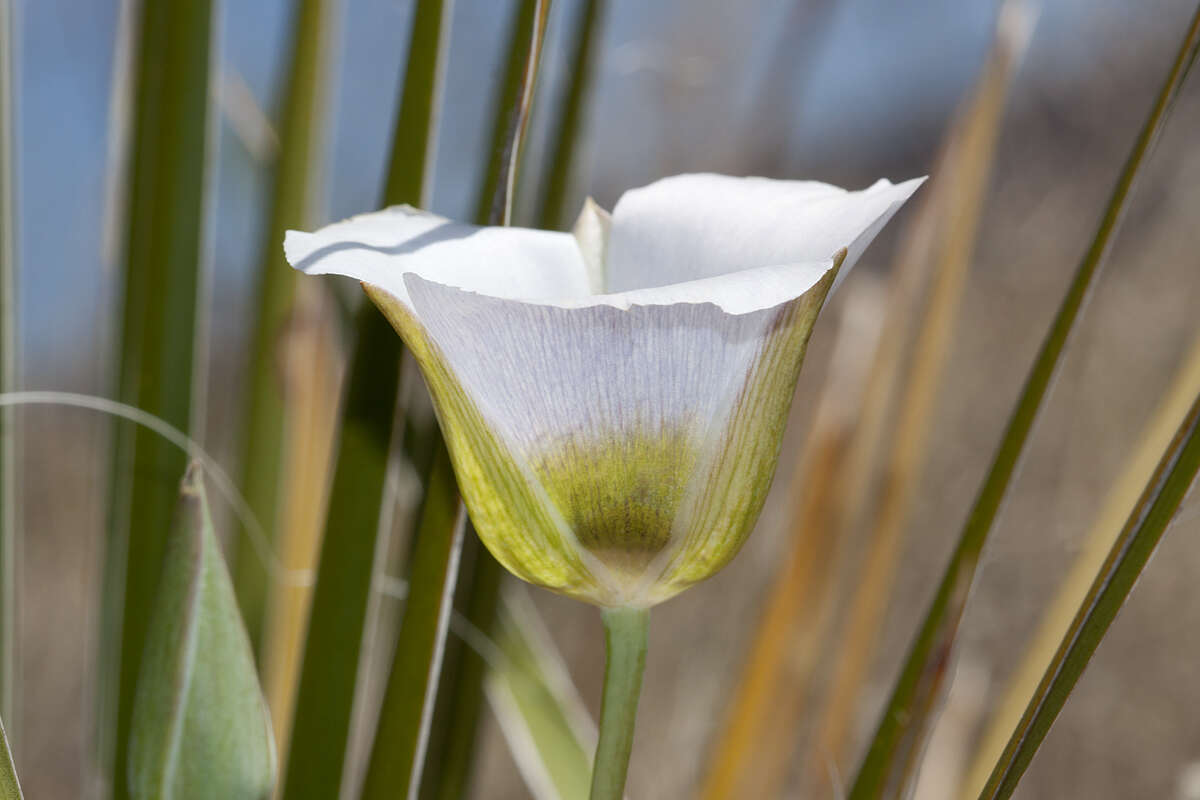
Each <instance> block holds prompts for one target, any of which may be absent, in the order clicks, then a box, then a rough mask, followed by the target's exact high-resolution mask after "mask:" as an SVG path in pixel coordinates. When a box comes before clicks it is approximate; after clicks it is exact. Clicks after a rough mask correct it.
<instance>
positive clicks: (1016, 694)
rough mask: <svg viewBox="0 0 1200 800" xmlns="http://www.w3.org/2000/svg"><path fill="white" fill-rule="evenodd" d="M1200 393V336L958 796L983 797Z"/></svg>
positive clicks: (1029, 650) (1006, 694) (1112, 493)
mask: <svg viewBox="0 0 1200 800" xmlns="http://www.w3.org/2000/svg"><path fill="white" fill-rule="evenodd" d="M1198 394H1200V336H1198V337H1197V338H1196V340H1195V342H1194V343H1193V344H1192V347H1191V350H1190V351H1189V353H1188V354H1187V357H1186V358H1185V359H1184V361H1183V363H1182V365H1181V366H1180V368H1179V371H1178V372H1177V373H1176V375H1175V378H1174V381H1173V383H1172V385H1171V387H1170V389H1169V390H1168V391H1167V393H1166V396H1165V397H1164V398H1163V400H1162V402H1161V403H1160V404H1159V406H1158V408H1157V409H1156V410H1155V412H1154V415H1153V416H1152V417H1151V418H1150V421H1149V422H1148V423H1147V425H1146V427H1145V428H1144V429H1143V431H1142V434H1141V437H1140V439H1139V440H1138V443H1137V449H1136V451H1135V452H1133V453H1132V454H1131V455H1130V457H1129V460H1128V461H1127V462H1126V467H1125V471H1124V472H1122V473H1121V475H1120V477H1119V478H1118V479H1117V481H1116V483H1114V484H1113V486H1112V488H1111V489H1110V490H1109V492H1108V493H1107V495H1106V496H1105V499H1104V505H1102V506H1101V507H1100V511H1099V513H1098V514H1097V515H1096V518H1095V520H1094V521H1093V523H1092V526H1091V529H1090V532H1089V533H1088V535H1087V537H1086V538H1085V539H1084V542H1083V547H1082V549H1081V550H1080V551H1079V554H1078V555H1077V556H1076V557H1075V563H1074V564H1072V565H1071V569H1070V571H1069V572H1068V573H1067V576H1066V578H1064V579H1063V582H1062V584H1061V585H1060V586H1059V589H1058V594H1057V595H1056V596H1055V598H1054V601H1053V603H1052V604H1051V605H1050V606H1049V607H1048V608H1047V610H1046V613H1045V616H1044V617H1043V618H1042V622H1041V624H1040V625H1039V627H1038V629H1037V632H1036V633H1035V634H1034V635H1033V637H1032V638H1031V639H1030V640H1029V644H1028V645H1027V647H1026V652H1025V655H1024V657H1023V658H1022V660H1021V663H1020V665H1019V666H1018V667H1017V669H1016V671H1015V672H1014V673H1013V675H1012V677H1011V678H1010V679H1009V681H1008V685H1007V686H1006V687H1005V689H1004V691H1003V693H1002V694H1001V699H1000V701H999V702H998V703H996V704H995V706H994V708H993V710H992V713H991V715H990V717H989V718H988V722H987V728H986V729H985V731H984V734H983V735H982V737H981V738H980V740H979V746H978V747H977V748H976V750H975V753H974V755H973V757H972V759H971V767H970V769H969V771H968V772H967V774H966V777H965V779H964V780H963V783H962V786H961V787H960V789H961V790H960V792H959V794H958V796H959V797H963V798H970V799H971V800H974V798H976V797H979V795H980V792H982V790H983V786H984V784H985V783H986V782H987V779H988V776H989V775H990V774H991V771H992V768H993V767H994V766H995V765H996V762H997V761H998V760H999V758H1000V754H1001V752H1003V750H1004V746H1005V745H1006V744H1007V743H1008V739H1009V735H1010V734H1011V733H1012V731H1013V729H1014V728H1015V727H1016V725H1017V722H1018V721H1019V720H1020V719H1021V715H1022V714H1023V713H1024V711H1025V707H1026V705H1027V704H1028V702H1029V698H1030V697H1032V696H1033V694H1034V690H1035V689H1036V688H1037V686H1038V684H1039V682H1040V681H1041V679H1042V675H1043V673H1044V672H1045V669H1046V664H1047V663H1049V662H1050V659H1051V658H1052V657H1053V656H1054V654H1055V652H1056V651H1057V650H1058V646H1059V644H1060V643H1061V642H1062V640H1063V638H1064V637H1065V635H1066V633H1067V630H1068V628H1069V627H1070V625H1071V621H1072V620H1073V619H1074V617H1075V614H1076V611H1077V610H1078V609H1079V606H1080V604H1081V602H1082V600H1083V598H1084V597H1085V595H1086V594H1087V592H1088V589H1089V588H1090V586H1091V584H1092V581H1093V579H1094V578H1095V576H1096V574H1097V573H1098V572H1099V571H1100V567H1101V565H1102V564H1103V563H1104V560H1105V558H1106V557H1107V556H1108V553H1109V550H1110V549H1111V548H1112V544H1113V541H1114V540H1115V539H1116V537H1117V535H1118V534H1120V532H1121V528H1122V526H1123V525H1124V524H1125V519H1126V517H1127V516H1128V514H1129V509H1130V508H1132V507H1133V506H1134V504H1135V503H1136V502H1137V499H1138V497H1139V496H1140V495H1141V493H1142V489H1143V487H1145V485H1146V484H1147V483H1148V482H1149V480H1150V477H1151V475H1153V474H1154V470H1155V467H1156V466H1157V465H1158V461H1159V457H1160V456H1161V455H1162V453H1163V452H1164V451H1165V450H1166V449H1167V446H1168V445H1169V444H1170V443H1171V439H1172V437H1173V436H1174V434H1175V431H1176V430H1177V429H1178V427H1179V425H1180V422H1181V421H1182V420H1183V418H1184V416H1185V415H1186V414H1187V413H1188V408H1189V407H1190V406H1191V404H1192V402H1193V401H1194V400H1195V398H1196V396H1197V395H1198Z"/></svg>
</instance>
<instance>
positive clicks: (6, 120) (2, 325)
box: [0, 0, 20, 794]
mask: <svg viewBox="0 0 1200 800" xmlns="http://www.w3.org/2000/svg"><path fill="white" fill-rule="evenodd" d="M13 22H14V20H13V8H12V6H11V4H10V2H9V0H0V392H11V391H15V390H16V388H17V341H16V337H17V321H16V315H17V300H16V297H17V295H16V291H17V282H16V271H17V264H16V245H15V241H16V223H17V217H16V205H15V203H14V185H15V180H14V176H13V169H14V166H15V165H16V160H15V155H14V153H13V132H14V130H15V125H16V124H15V120H14V118H13V85H14V80H13V78H14V63H13V62H14V60H15V57H14V54H13V30H12V29H13ZM16 413H17V412H16V410H15V409H12V408H4V409H0V717H3V718H4V719H7V720H10V721H12V720H15V719H16V716H15V713H14V712H15V709H14V707H13V703H14V698H15V696H16V666H17V659H16V643H17V631H16V602H17V577H18V575H19V574H20V571H19V569H18V568H17V563H16V562H17V541H18V533H17V525H18V521H19V519H20V515H19V513H18V511H17V503H18V501H19V500H20V498H19V496H18V493H17V475H16V469H17V457H16V448H17V433H16ZM2 790H3V789H2V787H0V791H2ZM18 794H19V791H18Z"/></svg>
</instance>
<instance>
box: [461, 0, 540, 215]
mask: <svg viewBox="0 0 1200 800" xmlns="http://www.w3.org/2000/svg"><path fill="white" fill-rule="evenodd" d="M549 10H550V0H518V5H517V11H516V14H515V16H514V17H513V21H512V26H511V27H510V28H509V33H508V49H507V55H506V58H505V67H504V79H503V82H502V83H501V84H500V91H499V93H498V94H497V95H496V107H495V118H494V121H493V123H492V136H491V143H490V144H489V146H488V153H489V157H488V159H487V172H486V173H484V179H483V185H482V186H481V187H480V190H479V195H478V198H477V200H476V202H475V221H476V222H478V223H479V224H480V225H507V224H509V219H508V217H509V215H510V213H511V211H512V184H513V182H514V181H515V180H516V177H517V169H516V166H517V164H516V161H517V159H519V158H520V153H521V142H522V139H523V138H524V132H525V131H524V129H525V125H526V123H527V122H528V119H529V107H530V105H531V104H532V102H533V91H532V86H533V80H532V79H533V78H534V77H535V76H536V69H537V57H538V55H539V53H538V51H539V50H540V49H541V42H542V34H543V33H544V32H545V30H546V17H547V15H548V14H549ZM529 31H533V32H534V35H533V36H530V35H529ZM531 70H533V72H531ZM527 89H528V91H526V90H527Z"/></svg>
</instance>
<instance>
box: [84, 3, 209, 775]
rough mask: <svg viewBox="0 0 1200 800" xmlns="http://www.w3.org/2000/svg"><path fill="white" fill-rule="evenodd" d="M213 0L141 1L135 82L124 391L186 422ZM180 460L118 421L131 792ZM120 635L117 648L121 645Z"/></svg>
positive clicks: (118, 769)
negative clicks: (142, 682)
mask: <svg viewBox="0 0 1200 800" xmlns="http://www.w3.org/2000/svg"><path fill="white" fill-rule="evenodd" d="M211 12H212V9H211V0H178V2H172V3H152V2H148V3H143V4H142V5H141V7H140V18H139V20H138V25H137V30H138V32H139V33H138V36H137V40H136V44H135V47H136V57H135V59H134V63H135V64H136V65H137V67H136V70H135V74H134V78H133V81H134V83H133V97H134V120H133V140H132V150H131V158H130V167H131V170H130V174H129V180H128V207H127V212H126V214H125V219H126V222H127V225H128V232H127V236H126V239H125V244H124V257H125V271H124V298H123V305H122V308H121V319H122V321H123V326H122V330H121V338H120V345H119V346H120V356H119V358H120V370H119V381H118V387H117V394H118V398H119V399H120V400H121V401H123V402H125V403H128V404H130V405H133V406H136V407H137V408H140V409H143V410H145V411H147V412H149V413H151V414H154V415H156V416H158V417H160V418H162V419H163V420H164V421H166V422H167V423H168V424H170V425H173V426H174V427H176V428H178V429H181V430H187V429H188V428H189V422H190V418H191V416H192V402H191V401H192V365H193V361H194V354H195V349H196V342H195V339H196V330H197V296H198V285H199V283H200V279H201V278H200V252H201V239H202V230H203V212H204V200H203V196H204V188H205V180H204V178H205V155H206V140H207V138H208V124H207V114H208V97H209V92H208V86H209V74H208V73H209V62H210V59H209V37H210V32H211V22H212V13H211ZM184 467H185V460H184V457H183V455H182V454H181V453H179V452H178V450H177V449H176V448H174V447H173V446H172V445H170V444H169V443H168V442H165V441H163V440H162V439H161V438H159V437H157V436H155V435H153V434H151V433H148V432H146V431H144V430H142V429H136V430H131V429H130V428H129V427H128V426H127V425H123V424H122V425H119V426H118V428H117V431H116V436H115V441H114V458H113V468H112V481H113V486H112V495H111V497H112V505H111V512H110V513H111V519H110V534H109V544H108V552H107V554H106V558H107V559H108V562H107V564H106V575H105V579H106V592H105V599H106V601H107V602H108V603H110V604H111V605H110V606H109V608H108V609H107V612H108V613H107V614H106V628H107V629H108V634H107V635H106V636H105V640H106V641H110V642H113V643H114V644H115V645H116V646H118V647H119V652H118V653H116V654H111V653H110V654H107V655H108V656H109V657H108V658H106V659H105V661H106V664H105V666H106V668H107V667H109V666H110V665H111V669H112V677H115V679H116V684H117V685H116V689H115V693H110V694H109V695H108V696H109V697H113V696H115V699H116V708H115V728H110V727H109V721H108V720H107V719H106V717H105V716H102V717H101V726H102V730H105V731H107V730H112V731H113V732H114V734H115V741H114V742H113V743H112V745H113V746H112V750H111V752H112V754H113V755H112V761H111V762H110V769H111V774H112V780H113V791H114V796H115V797H117V798H124V797H127V796H128V787H127V785H126V781H127V773H126V770H125V768H124V765H125V763H126V761H127V757H126V749H127V744H128V736H129V725H130V719H131V714H132V708H133V697H134V687H135V685H136V682H137V676H138V672H139V665H140V663H141V657H142V652H143V650H144V644H145V637H146V628H147V625H148V624H149V618H150V612H151V610H152V609H153V607H154V602H153V600H154V592H155V589H156V587H157V584H158V577H159V572H160V569H161V567H162V558H163V552H164V549H165V546H166V539H167V532H168V531H169V530H170V523H171V516H172V513H173V510H174V506H175V495H176V489H175V485H174V480H175V479H176V477H177V476H179V475H180V474H182V473H183V471H184ZM118 643H119V644H118Z"/></svg>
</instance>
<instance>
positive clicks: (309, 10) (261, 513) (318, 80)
mask: <svg viewBox="0 0 1200 800" xmlns="http://www.w3.org/2000/svg"><path fill="white" fill-rule="evenodd" d="M328 22H329V13H328V3H327V1H326V0H300V2H299V4H298V6H297V8H296V11H295V21H294V32H293V42H292V56H291V68H290V70H289V72H288V86H287V91H286V94H285V97H284V104H283V115H282V118H281V120H280V125H279V136H280V150H279V162H278V164H277V165H276V167H275V186H274V190H273V192H272V196H271V216H270V220H269V222H268V223H267V225H266V228H265V229H264V232H263V240H262V243H261V251H260V252H261V254H260V268H259V274H258V285H257V287H256V289H255V292H256V295H257V301H256V309H257V311H256V314H255V318H254V319H255V322H254V332H253V334H252V342H251V351H250V360H249V363H248V371H247V377H248V382H249V391H248V393H247V396H246V398H245V402H246V412H245V426H244V430H245V435H244V437H243V448H244V449H243V452H242V478H241V486H242V493H243V494H244V495H245V496H246V501H247V502H248V503H249V504H250V508H252V509H253V510H254V515H255V517H257V518H258V519H259V520H262V522H263V524H264V525H266V526H267V529H268V531H272V532H273V531H274V530H275V528H276V525H277V523H278V518H279V504H280V497H279V494H280V492H279V489H280V486H281V484H282V479H281V472H282V459H283V450H284V419H285V411H286V399H285V398H284V396H283V385H282V382H281V380H280V369H279V363H280V353H279V343H280V342H281V341H282V339H283V337H282V333H283V331H284V329H285V327H286V325H287V321H288V318H289V317H290V316H291V313H292V306H293V302H292V301H293V297H294V294H295V284H296V277H297V275H296V271H295V270H293V269H292V268H291V267H289V266H288V264H287V261H286V260H284V257H283V249H282V248H281V247H280V243H281V242H282V241H283V234H284V232H285V231H287V230H288V229H289V228H301V229H307V228H309V227H311V226H312V224H313V223H314V222H316V220H315V219H314V218H313V216H314V215H313V209H314V205H315V203H314V200H315V198H316V196H317V191H318V184H319V177H320V168H319V165H320V163H321V155H322V153H323V147H322V140H323V133H324V128H325V119H324V115H323V114H322V100H323V99H324V88H325V87H324V80H325V69H324V66H325V59H324V53H325V51H326V48H327V44H328V43H327V42H326V41H325V39H326V38H327V36H328V30H329V25H328ZM234 570H235V573H234V574H235V578H236V583H237V590H238V601H239V602H240V603H241V608H242V615H243V616H244V617H245V619H246V628H247V630H249V632H250V641H252V642H254V644H255V647H256V648H258V647H259V645H260V639H261V634H262V625H263V615H264V613H265V604H266V598H267V583H268V573H267V571H266V568H265V566H264V565H263V563H262V562H261V560H259V559H258V558H257V553H256V552H255V550H254V545H253V543H252V542H251V540H250V534H249V532H247V531H245V530H243V531H242V532H241V535H240V538H239V540H238V551H237V557H236V560H235V561H234Z"/></svg>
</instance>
